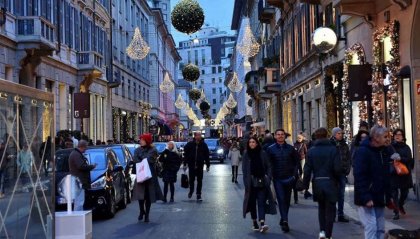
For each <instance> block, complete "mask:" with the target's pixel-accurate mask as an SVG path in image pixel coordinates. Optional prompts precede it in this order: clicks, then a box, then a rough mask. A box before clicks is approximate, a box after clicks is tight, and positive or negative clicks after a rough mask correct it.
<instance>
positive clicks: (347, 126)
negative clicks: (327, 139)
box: [341, 43, 367, 142]
mask: <svg viewBox="0 0 420 239" xmlns="http://www.w3.org/2000/svg"><path fill="white" fill-rule="evenodd" d="M354 54H356V56H357V59H358V60H359V64H361V65H364V64H365V62H366V57H365V51H364V49H363V46H362V45H361V44H360V43H356V44H354V45H353V46H352V47H350V48H348V49H347V50H346V51H345V53H344V67H343V79H342V82H343V86H342V91H343V93H342V94H343V102H342V105H341V106H342V107H343V114H344V122H343V125H344V136H345V138H346V139H347V142H351V138H352V132H351V103H350V102H349V95H348V89H349V65H350V64H351V60H352V59H353V55H354ZM360 118H362V117H360ZM366 118H367V109H366Z"/></svg>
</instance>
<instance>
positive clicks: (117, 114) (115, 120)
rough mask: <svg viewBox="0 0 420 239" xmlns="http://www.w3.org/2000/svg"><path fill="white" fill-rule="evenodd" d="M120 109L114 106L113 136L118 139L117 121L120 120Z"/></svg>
mask: <svg viewBox="0 0 420 239" xmlns="http://www.w3.org/2000/svg"><path fill="white" fill-rule="evenodd" d="M118 116H119V113H118V109H116V108H114V107H112V138H113V139H116V138H118V137H117V122H118Z"/></svg>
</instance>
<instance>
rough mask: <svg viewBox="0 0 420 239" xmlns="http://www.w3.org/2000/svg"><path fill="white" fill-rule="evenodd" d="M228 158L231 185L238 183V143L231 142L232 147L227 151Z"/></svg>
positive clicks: (239, 155)
mask: <svg viewBox="0 0 420 239" xmlns="http://www.w3.org/2000/svg"><path fill="white" fill-rule="evenodd" d="M228 158H229V159H230V161H231V163H232V183H233V182H234V183H238V168H239V160H240V158H241V152H240V151H239V145H238V143H236V142H233V144H232V147H231V148H230V150H229V154H228Z"/></svg>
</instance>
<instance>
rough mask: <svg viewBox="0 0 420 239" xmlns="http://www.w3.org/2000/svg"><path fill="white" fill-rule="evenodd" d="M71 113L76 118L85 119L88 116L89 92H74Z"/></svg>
mask: <svg viewBox="0 0 420 239" xmlns="http://www.w3.org/2000/svg"><path fill="white" fill-rule="evenodd" d="M73 115H74V118H76V119H85V118H89V117H90V95H89V93H74V102H73Z"/></svg>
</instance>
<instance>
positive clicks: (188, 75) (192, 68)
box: [182, 63, 200, 82]
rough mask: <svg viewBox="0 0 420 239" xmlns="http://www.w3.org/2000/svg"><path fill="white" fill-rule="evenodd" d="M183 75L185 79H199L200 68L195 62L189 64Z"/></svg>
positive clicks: (191, 80)
mask: <svg viewBox="0 0 420 239" xmlns="http://www.w3.org/2000/svg"><path fill="white" fill-rule="evenodd" d="M182 76H183V77H184V80H186V81H189V82H194V81H197V80H198V78H199V77H200V69H199V68H198V66H196V65H194V64H191V63H190V64H188V65H186V66H185V67H184V69H182Z"/></svg>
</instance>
